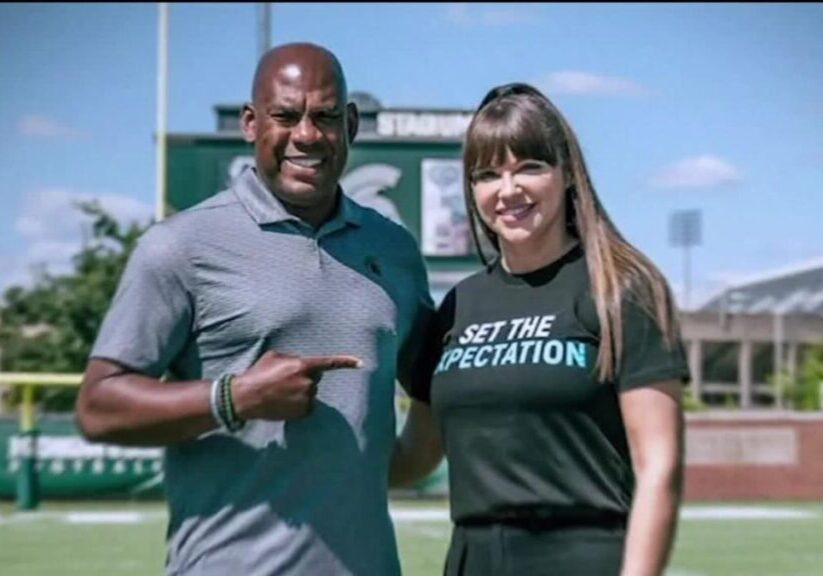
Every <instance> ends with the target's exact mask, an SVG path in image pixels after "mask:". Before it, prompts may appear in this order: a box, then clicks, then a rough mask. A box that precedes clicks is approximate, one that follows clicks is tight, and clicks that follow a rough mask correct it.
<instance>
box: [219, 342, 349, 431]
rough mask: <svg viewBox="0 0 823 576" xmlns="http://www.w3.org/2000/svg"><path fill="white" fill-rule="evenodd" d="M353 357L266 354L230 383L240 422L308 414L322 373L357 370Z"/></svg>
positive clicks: (282, 418)
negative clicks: (345, 369)
mask: <svg viewBox="0 0 823 576" xmlns="http://www.w3.org/2000/svg"><path fill="white" fill-rule="evenodd" d="M362 365H363V362H362V361H361V360H360V359H359V358H357V357H355V356H304V357H300V356H292V355H290V354H283V353H280V352H275V351H273V350H269V351H267V352H266V353H264V354H263V355H262V356H261V357H260V359H258V360H257V362H255V363H254V365H253V366H252V367H251V368H249V369H248V370H247V371H246V372H244V373H243V374H240V375H238V376H236V377H235V378H234V382H232V387H231V388H232V400H233V401H234V408H235V411H236V412H237V415H238V416H239V417H240V418H242V419H243V420H251V419H254V418H257V419H262V420H290V419H293V418H302V417H303V416H306V415H307V414H309V413H310V412H311V410H312V407H313V405H314V397H315V396H316V395H317V383H318V382H320V379H321V378H322V377H323V373H324V372H327V371H329V370H340V369H343V368H360V367H361V366H362Z"/></svg>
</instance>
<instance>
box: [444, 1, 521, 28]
mask: <svg viewBox="0 0 823 576" xmlns="http://www.w3.org/2000/svg"><path fill="white" fill-rule="evenodd" d="M536 17H537V13H536V12H535V11H534V10H532V9H529V8H524V7H514V6H511V7H505V8H504V7H495V8H489V7H486V6H476V5H470V4H468V3H465V2H456V3H451V4H448V5H447V6H446V20H448V21H449V22H451V23H453V24H459V25H461V26H471V25H476V26H511V25H514V24H525V23H528V22H533V21H534V20H535V18H536Z"/></svg>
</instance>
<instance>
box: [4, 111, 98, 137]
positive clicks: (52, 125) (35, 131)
mask: <svg viewBox="0 0 823 576" xmlns="http://www.w3.org/2000/svg"><path fill="white" fill-rule="evenodd" d="M17 130H18V131H19V133H20V134H22V135H23V136H27V137H29V138H67V139H74V138H83V137H85V136H86V133H85V132H83V131H81V130H77V129H76V128H72V127H71V126H68V125H66V124H63V123H61V122H59V121H57V120H55V119H53V118H49V117H48V116H43V115H42V114H26V115H25V116H23V117H22V118H21V119H20V121H19V122H18V123H17Z"/></svg>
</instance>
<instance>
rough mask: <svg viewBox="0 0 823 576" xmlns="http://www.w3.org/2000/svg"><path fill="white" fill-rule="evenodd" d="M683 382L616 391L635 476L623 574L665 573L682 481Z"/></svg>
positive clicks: (626, 575)
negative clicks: (618, 393) (619, 392)
mask: <svg viewBox="0 0 823 576" xmlns="http://www.w3.org/2000/svg"><path fill="white" fill-rule="evenodd" d="M681 394H682V384H681V383H680V382H679V381H674V380H672V381H666V382H659V383H657V384H654V385H652V386H644V387H642V388H635V389H631V390H627V391H625V392H622V393H621V394H620V409H621V411H622V414H623V420H624V422H625V425H626V432H627V434H628V440H629V448H630V450H631V455H632V465H633V467H634V473H635V477H636V486H635V495H634V501H633V503H632V510H631V514H630V516H629V528H628V534H627V537H626V549H625V553H624V557H623V571H622V575H623V576H659V575H661V574H663V571H664V570H665V568H666V563H667V562H668V558H669V553H670V551H671V548H672V543H673V542H674V537H675V534H676V529H677V520H678V512H679V509H680V497H681V493H682V486H683V411H682V408H681V401H680V399H681Z"/></svg>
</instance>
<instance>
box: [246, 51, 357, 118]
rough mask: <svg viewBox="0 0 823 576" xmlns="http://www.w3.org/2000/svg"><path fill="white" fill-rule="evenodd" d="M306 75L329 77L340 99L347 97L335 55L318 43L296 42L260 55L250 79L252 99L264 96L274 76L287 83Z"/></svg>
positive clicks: (341, 70)
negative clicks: (251, 79) (252, 79)
mask: <svg viewBox="0 0 823 576" xmlns="http://www.w3.org/2000/svg"><path fill="white" fill-rule="evenodd" d="M306 76H316V77H319V78H323V79H325V80H326V81H327V82H328V81H331V82H332V83H333V84H334V85H335V86H336V87H337V93H338V94H339V95H340V97H341V98H342V100H343V102H344V103H345V102H346V100H347V99H348V94H347V88H346V78H345V76H344V75H343V67H342V66H341V65H340V61H339V60H338V59H337V57H336V56H335V55H334V54H332V53H331V52H330V51H329V50H327V49H326V48H323V47H322V46H318V45H316V44H311V43H308V42H296V43H293V44H283V45H281V46H277V47H275V48H272V49H271V50H269V51H268V52H266V53H265V54H263V56H262V57H261V58H260V62H258V64H257V70H256V71H255V73H254V81H253V83H252V90H251V97H252V101H253V102H259V101H260V100H261V99H263V98H265V97H266V95H267V93H268V90H269V89H270V87H271V85H272V81H273V80H275V79H281V80H283V81H284V82H285V83H291V82H294V81H297V80H299V79H301V78H303V77H306Z"/></svg>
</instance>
